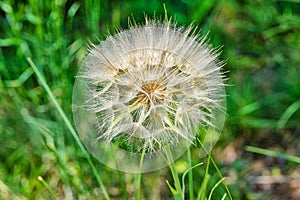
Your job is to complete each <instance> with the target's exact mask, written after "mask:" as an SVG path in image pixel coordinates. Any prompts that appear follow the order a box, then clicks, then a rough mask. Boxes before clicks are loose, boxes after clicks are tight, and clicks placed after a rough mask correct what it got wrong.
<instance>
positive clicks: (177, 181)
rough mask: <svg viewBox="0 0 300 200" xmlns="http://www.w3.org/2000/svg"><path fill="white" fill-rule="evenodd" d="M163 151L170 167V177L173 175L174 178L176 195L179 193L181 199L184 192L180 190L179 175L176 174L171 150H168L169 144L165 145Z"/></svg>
mask: <svg viewBox="0 0 300 200" xmlns="http://www.w3.org/2000/svg"><path fill="white" fill-rule="evenodd" d="M165 152H166V156H167V161H168V162H169V163H170V164H169V167H170V170H171V173H172V177H173V180H174V184H175V189H176V192H177V195H179V196H180V197H181V199H184V193H183V192H182V189H181V185H180V181H179V176H178V173H177V170H176V166H175V163H174V162H173V159H172V153H171V150H170V147H169V146H167V147H166V148H165Z"/></svg>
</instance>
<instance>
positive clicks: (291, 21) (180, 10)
mask: <svg viewBox="0 0 300 200" xmlns="http://www.w3.org/2000/svg"><path fill="white" fill-rule="evenodd" d="M165 4H166V7H167V9H168V13H169V14H168V15H169V16H173V17H174V18H175V19H176V20H177V21H178V23H179V24H182V25H188V24H190V22H192V21H193V22H194V23H195V24H197V25H199V27H200V28H202V30H203V34H206V33H207V32H208V31H209V30H210V33H209V36H210V37H211V42H212V43H213V45H214V46H220V45H223V46H224V47H223V53H222V56H223V58H225V59H228V61H227V65H226V70H229V71H230V72H229V73H228V74H227V75H228V76H229V77H230V79H229V84H230V85H232V86H231V87H228V88H227V94H228V100H227V102H228V107H227V111H228V120H227V124H226V126H225V129H224V130H225V131H224V132H223V134H222V137H221V139H220V142H219V144H218V145H217V148H221V146H225V145H227V144H229V143H230V142H231V141H235V140H236V138H238V139H239V140H242V141H243V143H242V144H245V145H250V147H247V148H246V150H248V151H250V152H255V153H259V154H263V155H268V156H275V157H281V158H284V159H285V160H287V161H288V162H291V163H298V160H299V157H297V156H291V155H289V154H288V153H287V152H285V150H286V149H287V148H288V147H289V148H294V149H293V150H294V151H295V152H296V153H298V152H299V148H298V145H297V144H298V143H299V134H298V132H297V131H299V119H300V112H299V99H300V92H299V91H300V79H299V74H300V68H299V66H300V59H299V52H300V36H299V35H300V34H299V32H300V31H299V27H300V23H299V21H300V20H299V19H300V15H299V13H300V5H299V3H297V1H292V0H291V1H288V0H287V1H259V0H254V1H247V2H244V3H240V1H236V0H229V1H221V2H219V1H215V0H204V1H179V0H178V1H175V2H174V1H172V2H171V1H165ZM154 10H156V14H155V15H156V16H159V15H162V16H163V14H164V10H163V6H162V4H161V2H160V1H159V0H153V1H151V3H149V2H148V1H145V0H142V1H126V2H124V1H114V3H111V2H110V1H107V0H104V1H96V0H95V1H92V0H89V1H38V0H29V1H14V0H4V1H0V47H1V49H0V96H1V98H0V137H1V140H0V146H1V149H0V199H53V198H58V199H99V198H100V199H101V198H105V197H106V198H109V197H111V198H120V199H131V198H134V197H136V196H137V191H138V188H137V187H139V188H140V192H139V195H138V196H139V198H142V199H143V198H145V199H151V198H152V199H153V198H161V199H166V198H169V197H171V196H172V192H171V191H170V190H169V188H168V186H167V184H166V183H165V182H166V180H168V182H169V185H170V186H171V187H172V188H173V185H174V181H173V178H172V174H171V173H170V171H168V170H167V169H163V170H162V171H160V172H155V173H150V174H144V175H143V177H140V178H136V176H135V175H132V174H127V173H123V172H116V171H113V170H111V169H109V168H106V167H105V166H103V165H102V164H101V163H99V162H98V161H97V160H94V159H93V158H92V157H90V156H89V155H88V154H87V153H86V151H85V150H84V147H83V146H82V145H80V141H79V140H78V138H77V139H76V136H77V135H76V133H75V132H74V131H73V130H72V128H71V127H72V110H71V96H72V86H73V81H74V76H75V74H76V72H77V70H78V68H79V66H80V63H81V61H82V59H83V57H84V56H85V52H86V49H87V48H86V44H87V41H88V40H91V41H93V42H96V41H97V38H100V39H103V38H104V37H105V33H107V31H108V30H109V31H111V32H113V30H114V26H115V25H121V26H122V27H124V28H126V27H127V17H128V16H131V14H133V15H134V17H135V19H136V21H139V22H141V21H143V17H144V13H143V12H145V13H146V14H147V15H149V16H151V15H153V13H154ZM27 57H31V58H32V60H34V63H35V65H33V63H31V65H32V66H36V68H35V67H34V68H32V67H31V66H30V65H29V64H28V62H27V60H26V58H27ZM35 72H38V73H40V76H39V78H37V77H36V76H35ZM41 77H44V79H45V82H44V83H42V82H41V80H42V79H41ZM45 85H48V87H49V88H48V89H47V90H45ZM49 94H52V95H50V96H49ZM53 102H56V103H55V105H54V104H53ZM59 110H60V111H59ZM287 135H288V137H287ZM278 138H280V139H279V140H278ZM257 143H260V145H259V146H260V147H262V148H254V147H253V146H258V145H256V144H257ZM272 146H280V147H281V149H282V151H283V152H280V153H278V152H274V151H270V150H268V149H270V148H269V147H272ZM239 148H240V149H244V147H239ZM295 155H297V154H295ZM247 159H249V158H246V157H240V158H238V159H237V160H236V161H235V162H233V163H232V164H231V165H230V167H229V166H227V165H226V164H224V163H221V162H220V161H213V160H212V158H211V157H207V158H204V159H201V160H199V158H198V155H197V151H196V150H195V148H191V150H190V154H188V155H187V157H183V158H181V159H179V160H177V161H176V162H175V163H174V166H173V170H176V171H177V174H178V181H176V185H177V187H178V188H179V187H181V190H182V193H183V194H184V196H185V197H186V198H190V199H193V197H194V199H209V198H211V199H230V195H229V192H228V191H227V189H226V187H227V186H226V187H225V183H226V178H225V180H223V176H222V177H220V174H219V173H224V170H227V169H228V168H230V170H233V171H235V173H237V176H238V178H239V179H240V180H241V181H239V180H236V181H235V182H234V183H231V184H229V185H228V187H229V189H231V188H234V189H233V190H231V195H232V198H233V199H245V198H246V199H247V198H248V199H249V198H250V196H251V195H250V193H251V191H250V190H248V189H247V190H244V189H243V188H242V186H243V182H244V181H245V179H244V176H247V174H245V170H243V169H244V168H247V167H248V166H247V165H249V163H251V162H249V161H248V160H247ZM199 163H203V165H200V164H199ZM198 165H200V166H198ZM195 166H196V167H195ZM292 166H293V165H292ZM193 167H194V168H193ZM288 167H289V166H288ZM174 173H175V172H174ZM287 173H289V171H287ZM224 174H226V173H224ZM185 177H186V178H185ZM180 180H181V181H180ZM150 183H151V184H150ZM138 185H139V186H138ZM171 187H170V188H171ZM183 187H184V189H183ZM104 188H105V189H104ZM237 188H241V189H237ZM175 189H176V188H175ZM173 192H174V191H173ZM108 196H109V197H108Z"/></svg>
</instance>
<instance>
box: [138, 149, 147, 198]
mask: <svg viewBox="0 0 300 200" xmlns="http://www.w3.org/2000/svg"><path fill="white" fill-rule="evenodd" d="M145 152H146V148H144V149H143V151H142V156H141V160H140V173H139V176H138V193H137V199H138V200H141V199H142V177H143V161H144V157H145Z"/></svg>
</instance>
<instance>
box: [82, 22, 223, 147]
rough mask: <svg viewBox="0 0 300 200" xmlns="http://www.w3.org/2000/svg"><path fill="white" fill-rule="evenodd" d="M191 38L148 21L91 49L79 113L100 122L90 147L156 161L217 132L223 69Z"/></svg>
mask: <svg viewBox="0 0 300 200" xmlns="http://www.w3.org/2000/svg"><path fill="white" fill-rule="evenodd" d="M192 30H193V27H192V26H190V27H189V28H187V29H185V28H183V27H177V25H176V24H175V23H171V21H165V22H161V21H158V20H149V19H146V22H145V24H144V25H137V24H133V25H131V26H130V28H129V29H128V30H125V31H119V32H118V33H117V34H116V35H113V36H109V37H107V39H106V40H105V41H101V42H100V44H99V45H97V46H95V45H91V48H90V51H89V54H88V55H87V57H86V59H85V61H84V63H83V66H82V67H81V70H80V72H79V76H78V77H77V79H78V80H85V82H86V86H85V91H84V92H82V93H83V96H84V101H83V105H82V106H83V107H84V109H86V110H87V111H88V112H89V113H93V114H94V116H95V120H94V122H93V123H94V128H95V133H96V135H95V137H94V138H90V140H94V142H95V143H97V142H98V141H105V142H106V143H113V144H115V145H118V146H119V147H120V148H122V149H124V150H126V151H130V152H135V153H138V152H141V150H142V149H146V150H147V151H146V152H149V153H155V152H157V151H160V150H161V149H163V148H164V146H166V145H167V146H171V147H172V146H174V147H175V146H176V145H178V144H179V143H181V141H187V142H188V143H189V144H191V143H192V142H193V141H195V139H196V137H197V135H198V134H201V131H199V130H200V129H207V127H210V129H211V128H212V129H214V128H220V126H219V125H218V119H217V114H216V113H218V112H219V111H223V110H224V108H223V107H222V102H224V98H225V94H224V83H223V80H222V78H223V74H222V72H220V68H221V67H222V65H223V62H220V61H218V59H217V58H218V53H217V52H216V51H215V50H213V49H212V48H211V47H210V46H209V45H208V44H207V43H206V41H205V38H199V35H198V34H196V33H195V32H193V31H192ZM222 123H223V122H222ZM222 125H223V124H222ZM83 137H84V136H83Z"/></svg>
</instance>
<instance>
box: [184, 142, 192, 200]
mask: <svg viewBox="0 0 300 200" xmlns="http://www.w3.org/2000/svg"><path fill="white" fill-rule="evenodd" d="M187 157H188V163H189V167H190V168H192V157H191V149H190V148H188V149H187ZM182 187H183V186H182ZM189 194H190V200H194V184H193V170H189Z"/></svg>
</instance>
